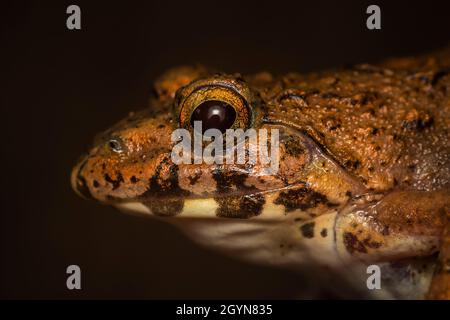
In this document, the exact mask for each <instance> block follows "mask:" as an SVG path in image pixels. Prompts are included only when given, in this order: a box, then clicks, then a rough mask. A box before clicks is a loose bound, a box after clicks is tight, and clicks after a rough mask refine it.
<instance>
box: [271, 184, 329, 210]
mask: <svg viewBox="0 0 450 320" xmlns="http://www.w3.org/2000/svg"><path fill="white" fill-rule="evenodd" d="M274 203H275V204H282V205H283V206H284V207H285V208H286V212H289V211H293V210H296V209H301V210H305V209H310V208H315V207H317V206H318V205H319V204H324V205H326V206H328V207H333V206H336V205H337V204H334V203H331V202H329V201H328V199H327V197H326V196H324V195H323V194H321V193H319V192H315V191H313V190H311V189H309V188H308V187H306V184H304V185H303V187H300V188H293V189H289V190H287V191H283V192H280V194H279V196H278V197H277V199H275V201H274Z"/></svg>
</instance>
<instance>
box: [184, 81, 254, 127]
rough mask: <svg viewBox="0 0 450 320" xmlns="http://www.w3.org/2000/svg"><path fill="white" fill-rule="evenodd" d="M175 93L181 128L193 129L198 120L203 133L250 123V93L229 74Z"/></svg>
mask: <svg viewBox="0 0 450 320" xmlns="http://www.w3.org/2000/svg"><path fill="white" fill-rule="evenodd" d="M177 95H178V97H177V100H176V104H177V107H178V110H179V115H180V126H181V127H183V128H186V129H193V128H194V122H195V121H201V123H202V133H204V132H205V131H206V130H208V129H218V130H220V131H221V132H222V133H225V131H226V130H227V129H238V128H241V129H247V128H249V127H250V126H251V120H252V112H251V109H250V103H249V100H250V99H249V97H250V93H249V90H248V88H247V87H246V86H245V84H244V83H243V82H242V81H238V80H236V79H234V78H231V77H229V78H226V77H222V78H213V79H203V80H199V81H196V82H193V83H191V84H190V85H188V86H187V87H184V88H182V89H181V90H180V91H179V92H178V93H177Z"/></svg>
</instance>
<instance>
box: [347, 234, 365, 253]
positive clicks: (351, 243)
mask: <svg viewBox="0 0 450 320" xmlns="http://www.w3.org/2000/svg"><path fill="white" fill-rule="evenodd" d="M344 245H345V248H346V249H347V251H348V252H349V253H350V254H353V253H354V252H355V251H356V252H361V253H367V249H366V247H365V246H364V244H363V243H362V242H361V241H359V240H358V238H357V237H356V236H355V235H354V234H353V233H350V232H345V233H344Z"/></svg>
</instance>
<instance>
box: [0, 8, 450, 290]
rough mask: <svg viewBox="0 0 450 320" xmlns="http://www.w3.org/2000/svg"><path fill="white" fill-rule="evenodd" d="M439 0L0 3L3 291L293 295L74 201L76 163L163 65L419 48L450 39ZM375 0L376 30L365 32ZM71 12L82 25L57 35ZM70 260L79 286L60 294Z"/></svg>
mask: <svg viewBox="0 0 450 320" xmlns="http://www.w3.org/2000/svg"><path fill="white" fill-rule="evenodd" d="M445 2H448V1H441V2H437V1H421V2H417V3H413V2H411V1H390V2H381V1H372V2H365V1H318V0H314V1H295V2H294V1H293V2H286V3H285V2H282V1H279V0H277V1H271V2H262V1H255V2H250V1H240V2H236V3H233V2H231V1H220V2H219V1H209V2H205V3H200V2H197V1H183V2H179V3H178V2H173V1H160V2H153V1H151V2H150V1H149V2H148V3H139V2H131V1H114V2H113V1H105V2H103V3H100V2H98V1H90V2H87V1H86V2H81V1H71V2H65V1H59V2H54V3H50V2H47V1H46V2H44V1H39V2H37V1H36V2H23V1H21V2H18V1H15V2H10V3H2V8H1V11H2V13H3V17H2V25H3V28H2V45H1V48H2V49H1V51H2V52H3V58H1V60H2V64H4V66H3V67H2V71H1V73H2V75H3V77H2V78H3V79H2V80H3V81H2V90H1V91H2V117H1V120H2V121H1V122H2V126H1V132H2V135H1V140H2V144H1V145H2V148H1V159H2V165H1V168H2V169H1V171H0V172H1V173H0V179H1V196H2V200H1V255H0V259H1V269H0V270H1V283H0V290H1V297H3V298H287V297H291V296H292V294H293V293H294V292H295V291H296V290H295V289H296V287H299V286H300V285H301V283H302V281H303V280H304V279H302V278H301V277H298V276H295V275H293V274H290V273H287V272H285V271H282V270H272V269H268V268H264V267H258V266H252V265H247V264H243V263H240V262H237V261H234V260H232V259H228V258H225V257H222V256H219V255H216V254H214V253H212V252H210V251H206V250H203V249H200V248H198V247H196V246H194V245H193V244H192V243H191V242H190V241H188V240H187V239H186V238H185V237H184V236H182V235H181V234H180V233H179V232H178V231H177V230H175V229H174V228H172V227H171V226H169V225H168V224H164V223H161V222H157V221H153V220H152V219H144V218H137V217H133V216H127V215H123V214H121V213H119V212H118V211H116V210H115V209H113V208H110V207H105V206H102V205H99V204H96V203H93V202H89V201H84V200H82V199H81V198H79V197H77V196H76V195H75V194H74V193H73V192H72V190H71V188H70V183H69V174H70V170H71V167H72V165H73V164H74V163H75V161H76V160H77V158H78V156H79V155H81V154H82V153H83V152H85V151H86V148H87V146H88V145H89V143H90V142H91V139H92V137H93V136H94V135H95V134H96V133H97V132H99V131H101V130H103V129H105V128H107V127H108V126H109V125H111V124H112V123H113V122H115V121H117V120H118V119H120V118H122V117H123V116H125V115H126V114H127V113H128V111H131V110H134V109H136V108H140V107H144V106H145V105H146V101H147V98H148V94H149V92H150V88H151V85H152V80H153V79H155V77H157V76H158V75H159V74H160V73H161V72H163V71H164V70H165V69H167V68H169V67H173V66H176V65H180V64H192V63H197V62H198V63H203V64H206V65H209V66H213V67H216V68H218V69H222V70H224V71H227V72H241V73H249V72H256V71H261V70H263V69H264V70H269V71H272V72H275V73H283V72H289V71H312V70H317V69H324V68H327V67H332V66H337V65H342V64H347V63H358V62H366V61H369V62H375V61H377V60H380V59H382V58H385V57H389V56H392V55H406V54H416V53H421V52H426V51H429V50H433V49H436V48H439V47H442V46H445V45H447V44H448V43H449V40H450V39H449V37H450V21H449V18H448V17H449V12H450V11H449V8H448V6H446V5H445ZM372 3H375V4H378V5H380V7H381V12H382V30H377V31H370V30H368V29H367V28H366V26H365V21H366V18H367V14H366V13H365V11H366V8H367V6H368V5H369V4H372ZM70 4H78V5H79V6H80V7H81V12H82V30H80V31H69V30H67V29H66V18H67V15H66V13H65V12H66V8H67V6H68V5H70ZM70 264H77V265H79V266H80V267H81V269H82V288H83V289H82V290H81V291H76V290H75V291H69V290H67V289H66V286H65V281H66V276H67V275H66V273H65V269H66V267H67V266H68V265H70Z"/></svg>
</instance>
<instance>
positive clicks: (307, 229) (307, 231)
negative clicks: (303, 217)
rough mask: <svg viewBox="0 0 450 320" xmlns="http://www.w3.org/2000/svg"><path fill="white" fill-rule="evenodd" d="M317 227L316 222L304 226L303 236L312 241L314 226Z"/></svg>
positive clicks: (301, 229)
mask: <svg viewBox="0 0 450 320" xmlns="http://www.w3.org/2000/svg"><path fill="white" fill-rule="evenodd" d="M315 225H316V223H315V222H310V223H306V224H304V225H302V226H301V227H300V231H301V232H302V235H303V236H304V237H305V238H308V239H311V238H314V226H315Z"/></svg>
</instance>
